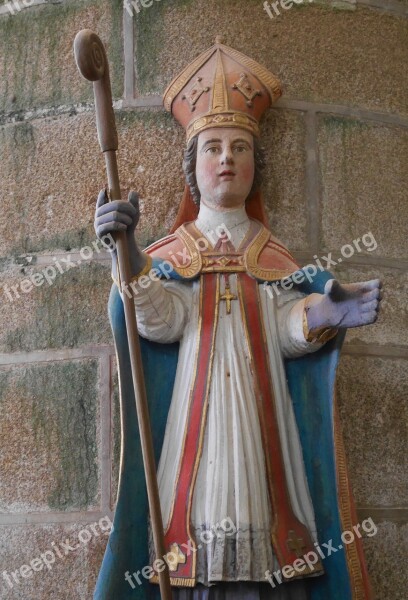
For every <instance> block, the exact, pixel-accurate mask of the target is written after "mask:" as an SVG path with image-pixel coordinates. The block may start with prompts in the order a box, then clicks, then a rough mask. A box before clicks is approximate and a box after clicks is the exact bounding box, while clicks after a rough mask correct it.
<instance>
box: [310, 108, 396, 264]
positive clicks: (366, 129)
mask: <svg viewBox="0 0 408 600" xmlns="http://www.w3.org/2000/svg"><path fill="white" fill-rule="evenodd" d="M319 156H320V171H321V187H322V245H323V247H324V248H328V247H330V248H337V249H338V250H340V249H341V248H342V246H343V245H344V244H350V243H352V242H353V240H355V239H357V238H361V237H362V236H363V235H364V234H365V233H367V232H372V234H373V235H374V236H375V238H376V240H377V242H378V250H377V251H376V253H377V254H378V255H380V256H386V257H392V258H404V259H406V257H407V234H408V228H407V219H406V218H404V217H405V215H406V198H407V194H408V178H407V176H406V169H405V168H404V167H403V165H404V164H407V161H408V134H407V132H406V131H404V130H400V129H396V128H393V127H384V126H380V125H371V124H370V125H369V124H366V123H360V122H357V121H353V120H348V119H340V118H337V117H328V118H322V122H321V129H320V133H319ZM367 253H368V252H367Z"/></svg>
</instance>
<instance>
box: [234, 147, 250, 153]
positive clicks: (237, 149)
mask: <svg viewBox="0 0 408 600" xmlns="http://www.w3.org/2000/svg"><path fill="white" fill-rule="evenodd" d="M247 150H248V148H247V146H235V148H234V152H238V153H242V152H246V151H247Z"/></svg>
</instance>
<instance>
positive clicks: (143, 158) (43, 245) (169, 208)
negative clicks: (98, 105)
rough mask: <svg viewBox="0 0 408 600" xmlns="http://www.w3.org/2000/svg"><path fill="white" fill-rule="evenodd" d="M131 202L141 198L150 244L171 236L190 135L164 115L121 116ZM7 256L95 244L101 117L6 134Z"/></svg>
mask: <svg viewBox="0 0 408 600" xmlns="http://www.w3.org/2000/svg"><path fill="white" fill-rule="evenodd" d="M117 122H118V133H119V139H120V151H119V155H118V161H119V169H120V176H121V183H122V186H123V196H124V197H126V195H127V192H128V191H129V189H136V190H137V191H139V193H140V196H141V202H140V206H141V221H140V224H139V228H138V231H139V239H140V243H141V244H142V245H143V244H144V243H145V242H147V241H150V240H151V239H152V238H156V236H160V235H164V234H166V233H167V230H168V228H169V227H170V226H171V224H172V222H173V220H174V218H175V215H176V212H177V207H178V203H179V199H180V198H181V193H182V190H183V187H184V184H183V175H182V170H181V159H182V150H183V147H184V145H183V142H184V135H183V133H182V132H181V131H179V130H178V129H176V127H175V126H174V124H173V122H172V120H171V119H170V117H168V116H167V115H166V114H164V113H159V112H158V113H155V112H154V113H149V112H147V111H141V112H129V113H119V114H118V115H117ZM0 149H1V151H2V156H3V168H2V171H1V176H0V181H1V187H2V190H3V195H2V202H3V210H2V213H1V216H0V256H6V255H13V256H16V255H19V254H22V253H30V252H38V251H41V250H44V249H47V250H51V251H52V250H53V249H55V248H61V249H66V250H70V249H72V248H81V247H83V246H84V245H88V244H89V243H91V241H92V240H95V233H94V230H93V219H94V212H95V203H96V198H97V195H98V192H99V190H100V189H102V188H103V187H104V185H105V181H106V175H105V169H104V161H103V158H102V156H101V152H100V149H99V146H98V142H97V139H96V128H95V120H94V116H93V114H81V115H76V116H72V117H69V116H61V117H57V118H55V119H44V120H37V121H33V122H30V123H23V124H19V125H16V126H10V127H6V128H3V129H0Z"/></svg>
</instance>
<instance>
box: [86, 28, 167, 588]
mask: <svg viewBox="0 0 408 600" xmlns="http://www.w3.org/2000/svg"><path fill="white" fill-rule="evenodd" d="M74 54H75V60H76V63H77V67H78V70H79V72H80V73H81V75H82V76H83V77H84V78H85V79H88V80H89V81H93V88H94V96H95V112H96V124H97V129H98V139H99V143H100V146H101V149H102V152H103V153H104V155H105V161H106V170H107V173H108V183H109V190H110V194H109V196H110V200H120V199H121V193H120V185H119V174H118V165H117V160H116V150H117V149H118V135H117V132H116V124H115V115H114V112H113V107H112V91H111V85H110V78H109V65H108V60H107V57H106V52H105V48H104V46H103V43H102V41H101V40H100V38H99V37H98V36H97V35H96V33H93V32H92V31H91V30H90V29H83V30H82V31H80V32H79V33H78V34H77V36H76V37H75V41H74ZM115 241H116V247H117V256H118V262H119V272H120V279H121V281H122V286H123V287H124V288H125V289H129V283H130V279H131V277H132V273H131V269H130V263H129V255H128V246H127V241H126V232H124V231H123V232H120V233H118V234H117V235H116V239H115ZM122 296H123V304H124V309H125V319H126V329H127V336H128V344H129V352H130V361H131V365H132V378H133V387H134V392H135V399H136V412H137V418H138V423H139V431H140V440H141V445H142V454H143V464H144V470H145V476H146V485H147V495H148V500H149V510H150V517H151V524H152V531H153V539H154V546H155V552H156V556H157V557H158V558H163V557H164V556H165V549H164V534H163V519H162V514H161V509H160V498H159V488H158V485H157V477H156V465H155V459H154V452H153V439H152V432H151V428H150V418H149V410H148V406H147V398H146V388H145V383H144V374H143V367H142V357H141V352H140V344H139V335H138V331H137V321H136V310H135V304H134V298H133V296H132V297H131V298H128V296H127V294H125V293H124V294H122ZM159 583H160V594H161V597H162V599H163V600H171V598H172V593H171V587H170V576H169V571H168V568H166V569H165V570H163V571H162V572H160V573H159Z"/></svg>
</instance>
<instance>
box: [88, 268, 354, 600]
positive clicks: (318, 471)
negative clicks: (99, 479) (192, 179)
mask: <svg viewBox="0 0 408 600" xmlns="http://www.w3.org/2000/svg"><path fill="white" fill-rule="evenodd" d="M159 264H160V261H157V260H156V259H155V260H154V266H155V267H159ZM175 275H176V274H175V273H174V272H173V276H175ZM177 278H179V276H178V277H177ZM331 278H332V276H331V275H330V274H329V273H328V272H322V273H319V275H318V276H316V277H315V278H314V280H313V283H308V281H307V279H306V280H305V283H303V284H301V285H300V286H297V287H298V289H299V290H300V291H302V292H304V293H306V294H310V293H312V292H318V293H323V290H324V286H325V283H326V281H327V280H328V279H331ZM109 317H110V323H111V327H112V331H113V335H114V341H115V347H116V353H117V359H118V367H119V382H120V390H121V394H120V396H121V424H122V450H121V465H120V480H119V489H118V497H117V505H116V512H115V517H114V528H113V530H112V532H111V534H110V537H109V540H108V544H107V548H106V552H105V556H104V559H103V563H102V567H101V570H100V573H99V577H98V580H97V584H96V589H95V593H94V600H159V599H160V592H159V587H158V585H155V584H151V583H150V582H149V581H148V580H147V579H146V578H145V577H143V576H142V575H141V574H139V580H140V581H141V582H142V583H141V585H139V584H138V583H137V582H136V580H135V578H133V577H132V581H133V586H131V585H130V584H129V582H128V581H126V579H125V573H126V572H128V573H130V574H133V573H137V572H138V571H139V573H140V572H141V571H142V569H143V567H145V566H148V565H149V564H150V561H149V554H148V542H147V539H148V529H147V518H148V502H147V492H146V484H145V480H144V471H143V460H142V453H141V446H140V438H139V431H138V425H137V417H136V408H135V399H134V393H133V384H132V375H131V367H130V358H129V348H128V342H127V334H126V325H125V317H124V310H123V303H122V300H121V298H120V295H119V291H118V289H117V287H116V285H115V284H114V285H113V287H112V290H111V295H110V299H109ZM343 339H344V332H343V333H340V334H338V335H337V336H336V337H335V338H334V339H333V340H331V341H330V342H328V343H327V344H326V345H325V346H324V347H323V348H322V349H321V350H319V351H318V352H316V353H313V354H309V355H306V356H303V357H301V358H297V359H291V360H286V361H285V366H286V374H287V379H288V384H289V390H290V394H291V397H292V400H293V405H294V411H295V416H296V419H297V425H298V428H299V433H300V439H301V444H302V449H303V457H304V462H305V467H306V475H307V479H308V484H309V489H310V493H311V497H312V502H313V507H314V510H315V517H316V525H317V532H318V539H319V543H320V544H322V543H324V542H326V543H327V542H329V541H330V540H333V545H334V546H335V547H337V548H338V546H339V544H340V542H341V539H340V536H341V533H342V520H341V514H340V509H339V493H338V484H337V469H338V466H336V457H335V443H334V442H335V440H334V427H333V422H334V385H335V375H336V368H337V363H338V359H339V353H340V349H341V345H342V342H343ZM140 344H141V350H142V357H143V369H144V373H145V382H146V391H147V398H148V402H149V409H150V415H151V422H152V425H153V426H152V435H153V443H154V450H155V457H156V464H157V463H158V461H159V458H160V453H161V448H162V444H163V439H164V432H165V427H166V421H167V414H168V411H169V407H170V401H171V397H172V390H173V386H174V379H175V374H176V367H177V360H178V350H179V343H178V342H176V343H172V344H159V343H156V342H150V341H148V340H146V339H144V338H141V337H140ZM323 566H324V569H325V574H324V575H322V576H320V577H316V578H309V579H308V585H309V586H310V597H311V600H352V599H353V598H354V597H355V596H354V593H353V591H352V590H353V582H352V580H351V577H350V572H349V567H348V562H347V557H346V551H345V547H343V548H342V549H341V550H339V549H338V550H337V551H336V552H335V553H334V554H332V555H331V556H330V557H328V558H326V559H325V560H323ZM360 597H361V596H360Z"/></svg>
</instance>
